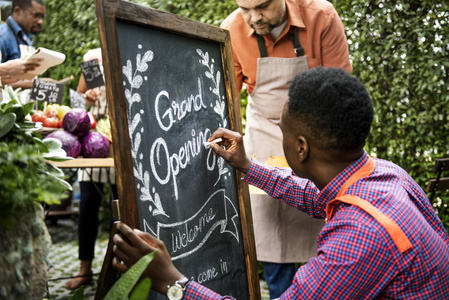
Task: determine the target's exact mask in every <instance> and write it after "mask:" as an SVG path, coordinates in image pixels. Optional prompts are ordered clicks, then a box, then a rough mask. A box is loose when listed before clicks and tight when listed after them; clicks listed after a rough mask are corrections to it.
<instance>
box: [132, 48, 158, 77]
mask: <svg viewBox="0 0 449 300" xmlns="http://www.w3.org/2000/svg"><path fill="white" fill-rule="evenodd" d="M153 57H154V54H153V51H151V50H148V51H147V52H145V54H144V55H143V58H142V60H141V59H140V54H137V57H136V61H137V71H139V72H145V71H146V70H147V69H148V62H150V61H152V60H153Z"/></svg>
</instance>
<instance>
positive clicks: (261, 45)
mask: <svg viewBox="0 0 449 300" xmlns="http://www.w3.org/2000/svg"><path fill="white" fill-rule="evenodd" d="M256 38H257V45H258V46H259V52H260V57H268V53H267V47H265V40H264V39H263V37H262V36H261V35H259V34H257V33H256Z"/></svg>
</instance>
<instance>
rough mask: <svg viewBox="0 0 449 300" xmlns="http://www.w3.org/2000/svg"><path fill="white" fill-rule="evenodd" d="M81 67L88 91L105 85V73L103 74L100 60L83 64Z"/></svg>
mask: <svg viewBox="0 0 449 300" xmlns="http://www.w3.org/2000/svg"><path fill="white" fill-rule="evenodd" d="M80 66H81V72H82V73H83V75H84V79H85V81H86V87H87V89H88V90H90V89H94V88H96V87H100V86H103V85H104V80H103V73H101V68H100V65H99V63H98V59H93V60H90V61H85V62H82V63H81V64H80Z"/></svg>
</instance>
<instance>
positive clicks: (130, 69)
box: [122, 59, 133, 82]
mask: <svg viewBox="0 0 449 300" xmlns="http://www.w3.org/2000/svg"><path fill="white" fill-rule="evenodd" d="M122 72H123V75H125V76H126V79H128V81H129V82H132V77H133V75H132V73H133V66H132V63H131V60H129V59H128V60H127V61H126V66H123V67H122Z"/></svg>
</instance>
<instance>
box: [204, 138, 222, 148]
mask: <svg viewBox="0 0 449 300" xmlns="http://www.w3.org/2000/svg"><path fill="white" fill-rule="evenodd" d="M221 141H222V139H221V138H218V139H215V140H213V141H212V142H205V143H204V147H206V149H209V148H210V144H212V143H218V142H221Z"/></svg>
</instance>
